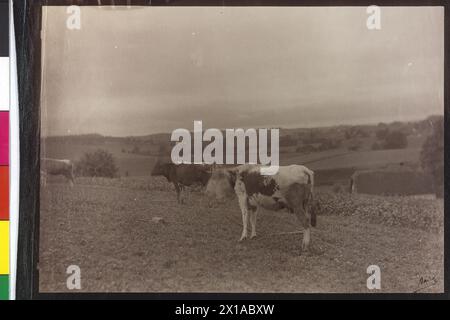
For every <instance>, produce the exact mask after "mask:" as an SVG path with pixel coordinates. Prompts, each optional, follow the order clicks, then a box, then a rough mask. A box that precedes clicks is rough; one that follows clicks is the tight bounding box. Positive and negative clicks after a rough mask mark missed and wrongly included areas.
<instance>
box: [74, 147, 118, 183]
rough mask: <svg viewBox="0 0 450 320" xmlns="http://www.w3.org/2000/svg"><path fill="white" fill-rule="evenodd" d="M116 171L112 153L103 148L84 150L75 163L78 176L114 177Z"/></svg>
mask: <svg viewBox="0 0 450 320" xmlns="http://www.w3.org/2000/svg"><path fill="white" fill-rule="evenodd" d="M117 171H118V169H117V166H116V162H115V160H114V157H113V155H112V154H111V153H110V152H108V151H106V150H103V149H98V150H96V151H94V152H86V153H85V154H84V155H83V157H82V158H81V159H80V160H79V161H78V162H77V163H76V172H77V175H78V176H84V177H106V178H114V177H116V176H117Z"/></svg>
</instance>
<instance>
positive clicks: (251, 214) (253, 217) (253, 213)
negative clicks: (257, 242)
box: [249, 207, 258, 239]
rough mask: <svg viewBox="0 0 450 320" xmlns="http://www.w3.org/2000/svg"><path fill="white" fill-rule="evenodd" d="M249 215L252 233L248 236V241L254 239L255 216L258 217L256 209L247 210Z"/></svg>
mask: <svg viewBox="0 0 450 320" xmlns="http://www.w3.org/2000/svg"><path fill="white" fill-rule="evenodd" d="M249 214H250V225H251V226H252V233H251V234H250V239H253V238H254V237H256V216H257V215H258V208H256V207H254V208H249Z"/></svg>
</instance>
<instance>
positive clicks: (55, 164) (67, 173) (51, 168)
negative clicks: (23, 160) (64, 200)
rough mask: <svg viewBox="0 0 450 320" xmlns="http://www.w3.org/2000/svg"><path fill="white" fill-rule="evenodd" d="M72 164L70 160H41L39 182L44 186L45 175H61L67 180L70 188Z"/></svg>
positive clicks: (72, 182)
mask: <svg viewBox="0 0 450 320" xmlns="http://www.w3.org/2000/svg"><path fill="white" fill-rule="evenodd" d="M73 167H74V166H73V163H72V161H70V160H62V159H49V158H42V159H41V182H42V183H43V185H45V184H46V181H47V175H62V176H64V177H66V178H67V180H69V183H70V185H71V186H73V185H74V179H75V178H74V174H73ZM42 177H43V179H42Z"/></svg>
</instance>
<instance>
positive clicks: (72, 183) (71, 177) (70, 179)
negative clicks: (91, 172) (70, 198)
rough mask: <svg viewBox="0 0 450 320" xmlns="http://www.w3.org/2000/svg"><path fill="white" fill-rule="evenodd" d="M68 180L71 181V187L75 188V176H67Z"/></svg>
mask: <svg viewBox="0 0 450 320" xmlns="http://www.w3.org/2000/svg"><path fill="white" fill-rule="evenodd" d="M66 178H67V180H69V185H70V186H71V187H73V185H74V181H73V175H70V174H69V175H67V176H66Z"/></svg>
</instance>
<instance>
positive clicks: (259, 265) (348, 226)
mask: <svg viewBox="0 0 450 320" xmlns="http://www.w3.org/2000/svg"><path fill="white" fill-rule="evenodd" d="M317 194H318V199H319V203H320V211H319V213H320V215H319V216H318V225H317V228H315V229H313V232H312V243H311V250H310V251H309V252H307V253H303V254H302V255H299V250H300V241H301V234H289V233H288V234H280V233H286V232H292V231H298V230H301V229H300V227H299V225H298V223H297V221H296V219H295V217H294V216H292V215H290V214H288V213H284V212H280V213H274V212H270V211H261V212H260V213H259V216H258V237H257V238H256V239H254V240H249V241H247V242H243V243H238V241H237V240H238V238H239V236H240V232H241V216H240V211H239V208H238V205H237V200H236V199H234V200H233V201H229V202H227V203H226V204H222V205H218V206H216V207H214V208H208V207H207V206H204V205H203V197H202V196H201V194H200V193H198V192H188V197H187V203H186V204H185V205H179V204H177V202H176V196H175V192H174V191H173V190H172V186H170V185H168V184H167V183H166V182H165V181H164V180H163V179H151V178H150V177H148V178H147V177H142V178H121V179H90V178H77V180H76V184H75V186H74V187H73V188H70V187H69V186H68V184H66V183H65V182H63V180H61V181H60V180H58V179H55V180H53V181H50V183H48V184H47V186H46V187H44V188H42V195H41V224H40V226H41V232H40V237H41V241H40V261H39V270H40V272H39V276H40V290H41V291H44V292H48V291H60V292H61V291H67V288H66V277H67V275H66V268H67V267H68V266H69V265H72V264H75V265H78V266H80V268H81V279H82V280H81V281H82V282H81V285H82V291H87V292H103V291H108V292H186V291H190V292H192V291H194V292H200V291H201V292H205V291H206V292H369V290H368V289H367V288H366V279H367V277H368V275H367V274H366V268H367V266H369V265H371V264H377V265H379V266H380V268H381V277H382V278H381V279H382V280H381V286H382V289H381V292H414V291H416V290H419V291H420V292H441V291H443V250H444V249H443V231H442V227H441V226H442V221H443V203H442V201H440V200H435V199H416V198H401V199H399V198H395V197H384V198H383V197H371V196H364V197H360V196H359V195H348V194H334V195H332V196H331V195H330V194H328V193H327V191H326V190H318V191H317ZM419 202H420V203H421V204H422V206H419V207H418V206H417V204H418V203H419ZM374 208H379V209H377V210H374ZM414 210H416V211H414ZM417 210H419V211H417ZM418 214H419V215H420V214H422V215H424V216H426V219H418V218H417V216H418ZM154 217H160V218H163V221H160V222H159V223H156V222H154V221H153V220H152V219H153V218H154ZM419 220H420V221H419ZM424 221H432V223H430V224H426V223H424ZM421 277H422V278H423V279H429V278H432V277H434V278H435V279H436V283H435V284H434V285H433V286H431V287H428V288H424V286H423V285H422V286H421V285H420V279H421ZM378 292H379V291H378Z"/></svg>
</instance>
